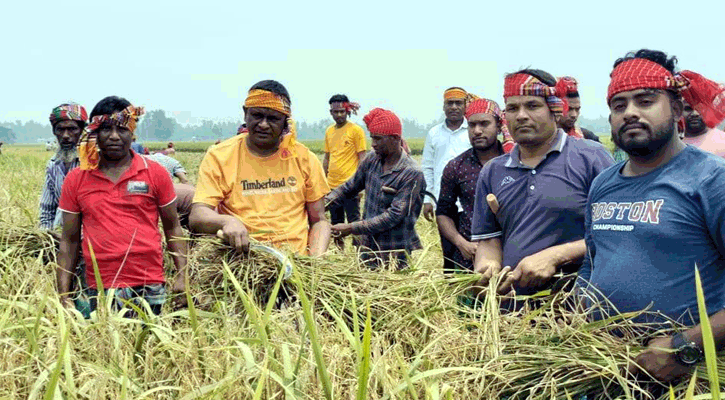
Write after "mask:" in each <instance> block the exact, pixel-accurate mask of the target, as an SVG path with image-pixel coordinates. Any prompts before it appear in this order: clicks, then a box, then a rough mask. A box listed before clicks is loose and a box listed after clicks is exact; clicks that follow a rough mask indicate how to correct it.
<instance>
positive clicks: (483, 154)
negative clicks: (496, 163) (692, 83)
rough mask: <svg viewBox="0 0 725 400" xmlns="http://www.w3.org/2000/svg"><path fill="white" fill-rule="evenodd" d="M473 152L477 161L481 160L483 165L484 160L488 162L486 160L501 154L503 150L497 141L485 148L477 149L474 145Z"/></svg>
mask: <svg viewBox="0 0 725 400" xmlns="http://www.w3.org/2000/svg"><path fill="white" fill-rule="evenodd" d="M473 153H474V154H475V155H476V157H478V161H480V162H481V165H484V164H486V162H488V160H491V159H493V158H496V157H498V156H500V155H501V154H503V151H501V148H500V146H499V143H498V141H497V142H496V143H494V144H493V145H491V146H489V147H488V148H487V149H477V148H475V147H474V148H473Z"/></svg>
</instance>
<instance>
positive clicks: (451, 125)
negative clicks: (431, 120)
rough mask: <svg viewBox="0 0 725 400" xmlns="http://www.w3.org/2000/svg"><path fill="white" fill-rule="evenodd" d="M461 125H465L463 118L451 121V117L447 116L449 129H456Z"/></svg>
mask: <svg viewBox="0 0 725 400" xmlns="http://www.w3.org/2000/svg"><path fill="white" fill-rule="evenodd" d="M461 125H463V120H462V119H461V120H459V121H451V120H450V119H448V118H446V126H447V127H448V129H450V130H452V131H455V130H456V129H458V128H460V127H461Z"/></svg>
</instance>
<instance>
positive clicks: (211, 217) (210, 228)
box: [189, 205, 236, 234]
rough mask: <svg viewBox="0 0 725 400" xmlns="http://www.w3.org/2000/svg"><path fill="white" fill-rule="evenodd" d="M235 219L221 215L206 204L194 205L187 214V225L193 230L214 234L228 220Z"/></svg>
mask: <svg viewBox="0 0 725 400" xmlns="http://www.w3.org/2000/svg"><path fill="white" fill-rule="evenodd" d="M233 219H236V217H234V216H231V215H222V214H219V213H218V212H216V211H214V210H212V209H211V208H209V207H206V206H200V205H194V207H193V208H192V209H191V215H189V227H190V228H191V230H193V231H194V232H198V233H209V234H216V232H217V231H218V230H219V229H222V227H223V226H224V224H226V223H227V222H228V221H230V220H233Z"/></svg>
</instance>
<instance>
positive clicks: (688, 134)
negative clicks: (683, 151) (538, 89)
mask: <svg viewBox="0 0 725 400" xmlns="http://www.w3.org/2000/svg"><path fill="white" fill-rule="evenodd" d="M708 131H709V129H708V128H707V127H705V128H704V129H703V130H701V131H699V132H690V131H688V130H687V129H685V137H686V138H694V137H698V136H702V135H704V134H706V133H707V132H708Z"/></svg>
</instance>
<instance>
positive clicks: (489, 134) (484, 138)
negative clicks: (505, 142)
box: [468, 113, 499, 151]
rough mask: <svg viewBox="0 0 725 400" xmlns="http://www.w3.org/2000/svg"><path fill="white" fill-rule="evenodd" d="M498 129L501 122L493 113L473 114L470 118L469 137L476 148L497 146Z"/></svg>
mask: <svg viewBox="0 0 725 400" xmlns="http://www.w3.org/2000/svg"><path fill="white" fill-rule="evenodd" d="M498 131H499V124H498V123H497V122H496V117H494V116H493V115H491V114H483V113H481V114H473V115H471V116H470V117H469V118H468V139H469V140H470V141H471V147H473V148H474V149H476V150H481V151H485V150H488V149H490V148H491V146H495V145H496V142H497V136H498Z"/></svg>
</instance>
